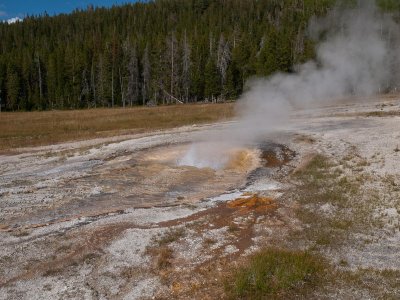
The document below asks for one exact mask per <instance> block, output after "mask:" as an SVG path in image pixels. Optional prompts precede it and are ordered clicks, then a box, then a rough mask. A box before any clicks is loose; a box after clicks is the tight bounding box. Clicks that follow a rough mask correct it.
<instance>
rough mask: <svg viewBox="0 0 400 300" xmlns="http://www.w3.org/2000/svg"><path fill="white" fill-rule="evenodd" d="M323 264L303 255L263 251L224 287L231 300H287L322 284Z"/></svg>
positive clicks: (316, 259)
mask: <svg viewBox="0 0 400 300" xmlns="http://www.w3.org/2000/svg"><path fill="white" fill-rule="evenodd" d="M325 267H326V265H325V263H324V261H323V260H322V259H321V258H319V257H316V256H314V255H312V254H310V253H307V252H303V251H288V250H280V249H264V250H262V251H260V252H259V253H257V254H255V255H254V256H253V257H252V258H251V259H250V260H249V262H248V263H247V264H246V265H244V266H242V267H240V268H238V269H237V270H236V271H235V272H234V274H233V275H232V277H231V278H230V279H229V282H228V283H227V284H226V287H225V288H226V292H227V293H228V295H229V298H231V299H276V298H282V299H287V298H288V297H289V298H290V297H291V296H295V295H299V293H300V294H302V295H304V294H305V293H307V291H309V290H310V288H313V287H315V286H317V285H321V284H323V279H324V277H325V276H324V274H325Z"/></svg>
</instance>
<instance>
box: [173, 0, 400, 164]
mask: <svg viewBox="0 0 400 300" xmlns="http://www.w3.org/2000/svg"><path fill="white" fill-rule="evenodd" d="M309 34H310V35H312V36H313V37H314V38H315V39H316V41H317V40H318V39H319V38H321V37H322V38H321V39H320V41H319V45H318V47H317V48H316V56H317V57H316V60H312V61H309V62H307V63H305V64H303V65H300V66H297V68H296V69H297V70H298V72H297V73H295V74H282V73H277V74H275V75H272V76H271V77H269V78H258V79H252V80H251V81H249V82H248V83H247V92H246V93H244V95H243V96H242V98H241V99H240V101H239V103H238V109H239V112H240V119H239V121H238V123H237V124H235V126H232V127H231V128H229V129H227V130H225V131H224V132H222V133H219V136H215V135H213V136H211V137H208V138H207V137H204V139H203V140H205V141H209V142H208V144H204V143H200V144H195V145H193V147H191V148H190V150H189V151H188V153H187V154H186V155H185V157H184V158H183V159H182V160H181V161H180V162H179V163H180V164H181V165H190V166H195V167H210V168H214V169H220V168H222V167H223V166H224V165H225V164H226V163H227V161H228V159H227V156H226V153H227V149H226V147H220V142H221V141H223V144H225V145H229V144H231V145H235V146H240V143H241V145H245V144H249V143H257V142H262V139H263V137H265V135H266V134H269V133H271V132H273V131H277V130H279V129H280V128H282V127H284V126H285V125H286V124H287V122H289V121H290V115H291V113H292V111H293V109H294V108H298V107H301V108H309V107H314V106H315V105H318V104H323V103H326V102H329V101H331V99H332V98H341V97H346V96H349V95H358V96H369V95H373V94H375V93H378V92H380V91H381V90H384V89H387V88H388V87H389V86H390V87H391V88H395V87H396V84H395V83H396V82H398V81H399V79H400V55H399V53H398V49H399V46H400V28H399V25H398V24H396V23H395V22H394V21H393V19H392V17H391V16H390V15H388V14H384V13H382V12H380V11H379V10H378V9H377V8H376V5H375V2H374V1H373V0H363V1H358V5H357V6H356V8H354V9H347V10H343V9H339V8H337V9H333V10H332V11H331V12H330V13H328V15H327V16H326V17H325V18H322V19H318V20H317V19H315V20H312V21H311V23H310V25H309Z"/></svg>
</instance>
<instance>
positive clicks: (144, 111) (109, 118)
mask: <svg viewBox="0 0 400 300" xmlns="http://www.w3.org/2000/svg"><path fill="white" fill-rule="evenodd" d="M233 116H234V104H233V103H224V104H193V105H176V106H160V107H133V108H125V109H123V108H116V109H89V110H69V111H44V112H2V113H0V151H2V152H4V151H11V150H13V149H16V148H21V147H32V146H42V145H51V144H56V143H61V142H67V141H76V140H85V139H92V138H99V137H109V136H115V135H123V134H130V133H141V132H146V131H152V130H158V129H168V128H174V127H178V126H184V125H193V124H204V123H212V122H217V121H224V120H229V119H231V118H233Z"/></svg>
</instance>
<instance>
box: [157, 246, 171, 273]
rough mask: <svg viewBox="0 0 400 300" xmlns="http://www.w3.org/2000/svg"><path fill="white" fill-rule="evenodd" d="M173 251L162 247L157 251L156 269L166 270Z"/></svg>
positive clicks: (169, 264)
mask: <svg viewBox="0 0 400 300" xmlns="http://www.w3.org/2000/svg"><path fill="white" fill-rule="evenodd" d="M173 254H174V251H173V250H172V249H171V248H169V247H162V248H160V249H159V250H158V256H157V268H158V269H167V268H169V267H170V266H171V260H172V258H173Z"/></svg>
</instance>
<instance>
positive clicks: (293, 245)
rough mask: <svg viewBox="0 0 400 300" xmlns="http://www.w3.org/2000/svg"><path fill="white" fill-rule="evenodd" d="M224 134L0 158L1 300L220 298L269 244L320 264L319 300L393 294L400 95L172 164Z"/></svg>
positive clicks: (312, 116) (179, 134)
mask: <svg viewBox="0 0 400 300" xmlns="http://www.w3.org/2000/svg"><path fill="white" fill-rule="evenodd" d="M229 126H231V124H230V123H223V124H215V125H206V126H195V127H184V128H179V129H175V130H170V131H163V132H155V133H152V134H146V135H141V136H129V137H127V136H125V137H116V138H113V139H102V140H95V141H87V142H81V143H69V144H63V145H54V146H48V147H41V148H33V149H20V150H19V153H18V154H13V155H7V156H0V208H1V210H0V237H1V238H0V245H1V247H0V299H171V298H173V299H218V298H224V297H226V288H225V287H224V284H225V283H224V282H225V280H226V278H229V276H230V274H231V270H232V268H234V267H235V266H236V265H240V264H242V263H245V261H246V260H247V259H248V257H249V255H251V254H252V253H254V252H257V251H258V249H261V248H264V247H270V246H274V247H284V248H288V249H293V250H309V251H313V252H314V253H318V255H321V257H324V258H325V259H326V260H327V261H328V262H327V264H328V265H329V266H330V268H332V269H334V271H332V274H333V273H334V274H335V276H334V277H335V280H331V281H329V282H327V283H325V284H324V287H323V288H318V289H315V290H314V291H313V292H312V293H311V295H312V297H314V298H318V299H323V298H326V299H398V298H399V297H400V280H399V279H398V278H400V231H399V230H400V217H399V214H400V171H399V161H400V97H397V96H391V97H384V98H382V99H378V100H376V99H375V100H374V99H369V100H368V101H351V102H343V103H339V104H335V105H332V106H329V107H322V108H318V109H312V110H302V111H299V112H298V113H296V114H295V116H294V117H293V119H292V121H291V122H290V123H289V124H287V125H286V126H285V127H284V128H282V129H281V130H280V131H279V132H277V133H275V134H274V135H273V136H272V135H271V136H268V137H266V139H265V142H264V143H261V144H259V145H254V146H252V147H248V148H246V149H237V151H236V152H235V153H234V154H233V155H232V158H231V161H230V163H229V164H228V167H226V168H225V169H223V170H217V171H215V170H212V169H207V168H203V169H198V168H194V167H185V166H179V164H177V161H178V160H179V158H180V157H182V156H183V155H184V153H185V152H186V151H187V149H188V147H190V143H191V142H193V141H196V140H197V139H198V138H199V136H200V135H204V133H205V132H207V131H210V132H215V131H218V130H222V129H226V128H229ZM317 162H320V164H319V165H316V163H317ZM313 166H314V167H313ZM309 178H315V180H311V181H310V180H309Z"/></svg>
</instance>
